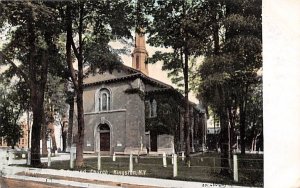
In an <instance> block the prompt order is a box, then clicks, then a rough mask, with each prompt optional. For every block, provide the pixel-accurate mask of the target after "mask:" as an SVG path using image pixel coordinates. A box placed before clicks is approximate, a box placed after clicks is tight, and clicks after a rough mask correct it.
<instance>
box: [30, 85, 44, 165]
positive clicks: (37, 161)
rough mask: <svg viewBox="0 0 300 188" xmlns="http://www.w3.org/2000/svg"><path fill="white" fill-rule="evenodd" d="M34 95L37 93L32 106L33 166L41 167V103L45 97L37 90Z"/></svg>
mask: <svg viewBox="0 0 300 188" xmlns="http://www.w3.org/2000/svg"><path fill="white" fill-rule="evenodd" d="M32 93H35V94H36V95H35V96H36V98H33V96H32V99H31V100H32V101H34V102H33V103H34V104H32V113H33V122H32V134H31V165H32V166H40V165H41V158H40V157H41V156H40V137H41V125H42V122H43V121H42V117H43V111H42V110H41V109H43V104H42V103H41V101H42V100H43V97H42V96H41V94H40V93H39V92H38V91H37V90H36V91H33V92H32Z"/></svg>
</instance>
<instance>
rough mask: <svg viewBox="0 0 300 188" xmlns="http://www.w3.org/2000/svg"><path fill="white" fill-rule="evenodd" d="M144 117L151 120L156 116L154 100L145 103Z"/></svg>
mask: <svg viewBox="0 0 300 188" xmlns="http://www.w3.org/2000/svg"><path fill="white" fill-rule="evenodd" d="M145 113H146V117H149V118H152V117H156V116H157V103H156V100H155V99H151V100H147V101H145Z"/></svg>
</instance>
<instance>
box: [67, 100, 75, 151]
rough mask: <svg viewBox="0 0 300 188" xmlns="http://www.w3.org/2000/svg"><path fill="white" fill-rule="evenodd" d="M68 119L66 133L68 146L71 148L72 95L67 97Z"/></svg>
mask: <svg viewBox="0 0 300 188" xmlns="http://www.w3.org/2000/svg"><path fill="white" fill-rule="evenodd" d="M69 102H70V103H69V105H70V109H69V120H68V133H67V134H68V135H67V144H68V146H67V147H68V148H71V146H72V137H73V117H74V98H73V96H71V97H70V99H69Z"/></svg>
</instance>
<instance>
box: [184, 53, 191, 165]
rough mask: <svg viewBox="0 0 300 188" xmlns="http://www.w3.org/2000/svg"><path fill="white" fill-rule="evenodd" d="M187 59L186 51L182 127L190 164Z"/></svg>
mask: <svg viewBox="0 0 300 188" xmlns="http://www.w3.org/2000/svg"><path fill="white" fill-rule="evenodd" d="M188 60H189V57H188V55H187V52H185V54H184V69H183V75H184V102H185V105H184V106H185V108H184V109H185V111H184V128H185V138H186V140H185V144H186V147H185V152H186V162H187V164H188V165H189V164H190V160H191V158H190V153H191V144H190V104H189V85H188V83H189V79H188Z"/></svg>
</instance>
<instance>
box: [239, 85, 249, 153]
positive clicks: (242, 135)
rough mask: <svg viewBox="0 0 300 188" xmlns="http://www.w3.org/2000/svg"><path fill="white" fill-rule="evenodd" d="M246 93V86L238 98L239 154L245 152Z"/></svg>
mask: <svg viewBox="0 0 300 188" xmlns="http://www.w3.org/2000/svg"><path fill="white" fill-rule="evenodd" d="M247 93H248V87H246V88H245V91H244V92H243V95H242V97H241V99H240V102H239V106H240V140H241V154H245V151H246V144H245V128H246V125H245V124H246V109H247Z"/></svg>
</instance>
